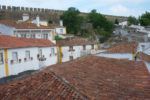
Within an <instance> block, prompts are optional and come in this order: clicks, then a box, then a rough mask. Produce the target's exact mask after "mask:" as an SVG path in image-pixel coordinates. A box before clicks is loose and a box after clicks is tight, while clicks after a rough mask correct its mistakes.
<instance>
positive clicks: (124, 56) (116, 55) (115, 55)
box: [97, 53, 133, 60]
mask: <svg viewBox="0 0 150 100" xmlns="http://www.w3.org/2000/svg"><path fill="white" fill-rule="evenodd" d="M97 56H100V57H107V58H115V59H128V60H132V59H133V56H132V54H130V53H112V54H109V53H108V54H107V53H100V54H97Z"/></svg>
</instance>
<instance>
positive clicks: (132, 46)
mask: <svg viewBox="0 0 150 100" xmlns="http://www.w3.org/2000/svg"><path fill="white" fill-rule="evenodd" d="M137 46H138V44H137V43H136V42H128V43H121V44H117V45H115V46H113V47H111V48H108V50H107V51H108V52H111V53H133V52H134V53H135V52H136V50H137Z"/></svg>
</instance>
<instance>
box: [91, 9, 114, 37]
mask: <svg viewBox="0 0 150 100" xmlns="http://www.w3.org/2000/svg"><path fill="white" fill-rule="evenodd" d="M88 19H89V22H90V23H92V25H93V29H94V33H95V34H96V35H100V36H101V37H104V38H105V39H106V38H108V37H109V36H111V34H112V31H113V23H112V22H110V21H108V20H107V19H106V18H105V17H104V16H103V15H102V14H100V13H97V12H96V10H92V11H91V12H90V13H89V15H88Z"/></svg>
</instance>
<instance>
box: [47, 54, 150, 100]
mask: <svg viewBox="0 0 150 100" xmlns="http://www.w3.org/2000/svg"><path fill="white" fill-rule="evenodd" d="M49 69H50V70H52V71H53V72H55V73H56V74H57V75H59V76H61V77H63V78H64V79H66V80H67V81H69V82H70V84H72V85H73V86H75V87H76V88H77V89H78V90H79V91H81V92H82V93H84V94H86V95H87V96H88V97H90V98H91V99H92V100H100V99H101V100H118V99H120V100H145V99H146V100H148V99H150V74H149V72H148V70H147V68H146V66H145V64H144V63H143V62H141V61H140V62H134V61H128V60H117V59H108V58H101V57H95V56H89V57H86V58H81V59H78V60H74V61H71V62H66V63H64V64H62V65H53V66H51V67H49V68H47V69H46V70H47V71H49Z"/></svg>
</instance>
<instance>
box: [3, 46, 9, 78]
mask: <svg viewBox="0 0 150 100" xmlns="http://www.w3.org/2000/svg"><path fill="white" fill-rule="evenodd" d="M4 57H5V61H4V62H5V63H4V65H5V74H6V76H8V75H9V68H8V50H7V49H4Z"/></svg>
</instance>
